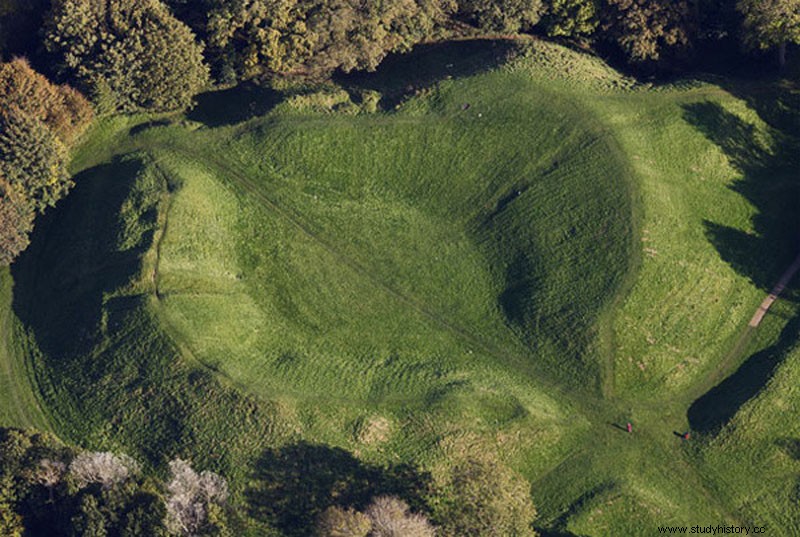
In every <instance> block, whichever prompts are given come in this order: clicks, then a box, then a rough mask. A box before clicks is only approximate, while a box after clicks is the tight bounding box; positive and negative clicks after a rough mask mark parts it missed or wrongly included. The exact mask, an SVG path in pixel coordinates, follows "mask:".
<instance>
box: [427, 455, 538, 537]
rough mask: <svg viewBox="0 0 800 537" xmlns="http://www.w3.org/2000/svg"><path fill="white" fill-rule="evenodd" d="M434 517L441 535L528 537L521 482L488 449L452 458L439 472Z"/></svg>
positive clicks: (531, 510) (529, 517) (529, 510)
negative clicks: (442, 471)
mask: <svg viewBox="0 0 800 537" xmlns="http://www.w3.org/2000/svg"><path fill="white" fill-rule="evenodd" d="M437 488H438V493H437V497H436V499H435V500H436V501H435V504H436V505H435V515H436V516H435V520H436V521H437V522H438V524H439V526H440V534H441V535H443V536H445V537H534V536H535V535H536V533H535V532H534V531H533V528H532V524H533V521H534V519H535V518H536V508H535V507H534V506H533V502H532V501H531V497H530V492H529V490H528V484H527V482H526V481H525V480H524V479H523V478H522V477H520V476H519V475H517V474H515V473H514V472H513V471H511V470H510V469H509V468H507V467H506V466H504V465H503V464H501V463H500V461H499V460H498V459H497V455H496V454H494V453H491V452H489V451H483V452H478V451H476V450H473V451H471V452H470V453H468V454H466V455H461V456H459V457H458V458H456V459H455V462H454V464H453V465H452V467H451V468H450V469H449V471H447V472H445V473H444V474H443V475H440V476H439V479H438V483H437Z"/></svg>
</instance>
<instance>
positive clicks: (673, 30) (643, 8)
mask: <svg viewBox="0 0 800 537" xmlns="http://www.w3.org/2000/svg"><path fill="white" fill-rule="evenodd" d="M604 2H605V5H604V6H603V8H602V14H603V31H604V33H605V35H604V38H605V39H606V40H607V41H610V42H612V43H615V44H616V45H617V46H618V47H619V49H620V50H621V51H622V52H623V53H624V54H625V55H626V56H627V57H628V59H629V60H630V61H631V62H633V63H642V62H646V61H656V60H659V59H660V58H661V57H662V55H664V53H665V52H666V51H669V50H675V49H681V48H687V47H689V46H690V44H691V36H692V24H693V21H692V10H691V9H690V5H689V2H688V1H687V0H674V1H673V0H604Z"/></svg>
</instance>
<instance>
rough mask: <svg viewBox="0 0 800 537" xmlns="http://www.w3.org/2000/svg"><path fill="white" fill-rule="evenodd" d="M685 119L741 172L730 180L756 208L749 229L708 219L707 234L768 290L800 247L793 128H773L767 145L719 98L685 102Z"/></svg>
mask: <svg viewBox="0 0 800 537" xmlns="http://www.w3.org/2000/svg"><path fill="white" fill-rule="evenodd" d="M684 110H685V113H684V116H685V118H686V119H687V120H688V121H689V123H691V124H693V125H695V126H696V127H697V128H698V130H700V132H702V133H703V134H704V135H705V136H706V137H707V138H708V139H709V140H711V141H712V142H714V143H715V144H717V146H719V147H720V148H721V149H722V150H723V151H724V152H725V154H726V156H727V157H728V159H729V161H730V163H731V165H732V166H733V167H735V168H736V169H737V170H738V171H739V172H740V173H741V174H742V175H741V178H739V179H737V180H736V181H734V182H733V184H732V185H731V187H730V188H731V189H732V190H734V191H736V192H737V193H739V194H741V195H742V196H743V197H744V198H745V199H747V200H748V201H749V202H750V203H751V204H752V205H753V207H754V208H755V211H756V214H755V216H753V222H752V223H753V232H752V233H749V232H745V231H742V230H739V229H736V228H733V227H729V226H726V225H723V224H720V223H717V222H713V221H710V220H707V221H706V222H705V225H706V234H707V236H708V239H709V241H710V242H711V243H712V244H713V245H714V246H715V247H716V249H717V251H718V252H719V254H720V256H721V257H722V258H723V259H724V260H725V261H726V262H728V263H729V264H730V265H731V267H733V268H734V270H736V271H737V272H738V273H740V274H742V275H744V276H746V277H748V278H749V279H750V280H751V281H752V282H753V284H755V285H756V286H758V287H759V288H761V289H763V290H765V291H767V290H769V289H771V287H772V286H773V285H774V284H775V282H776V281H777V280H778V278H779V277H780V275H781V273H782V272H783V271H784V270H785V269H786V267H788V266H789V264H790V263H791V261H792V260H793V259H794V258H795V257H796V256H797V254H798V252H800V214H798V210H800V181H798V169H797V163H798V162H797V151H798V150H799V149H800V144H798V141H797V139H795V137H794V135H793V133H792V132H786V131H783V130H773V137H774V143H773V144H771V145H772V147H765V143H764V142H763V141H762V140H761V139H760V135H759V134H758V132H757V130H756V128H755V127H754V126H753V125H751V124H749V123H746V122H745V121H744V120H742V119H741V118H739V117H738V116H736V115H734V114H732V113H731V112H729V111H727V110H725V109H724V108H722V107H721V106H720V105H719V104H717V103H711V102H704V103H694V104H690V105H687V106H685V108H684Z"/></svg>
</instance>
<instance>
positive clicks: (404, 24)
mask: <svg viewBox="0 0 800 537" xmlns="http://www.w3.org/2000/svg"><path fill="white" fill-rule="evenodd" d="M208 1H209V2H210V4H211V7H210V9H209V11H208V26H207V31H206V34H207V36H208V43H209V49H210V50H209V55H210V57H211V58H212V63H213V64H214V67H215V71H216V74H217V76H218V78H221V79H224V80H226V81H233V80H235V79H237V78H239V79H241V78H247V77H250V76H254V75H257V74H259V73H262V72H264V71H269V72H274V73H287V72H292V71H301V72H305V73H312V74H327V73H330V72H331V71H333V70H335V69H342V70H344V71H350V70H353V69H373V68H374V67H376V66H377V65H378V63H379V62H380V61H381V60H382V59H383V58H384V56H385V55H386V54H387V53H389V52H392V51H398V50H406V49H408V48H410V47H411V46H412V45H414V44H415V43H417V42H419V41H421V40H422V39H425V38H427V37H429V36H430V35H431V34H432V33H433V32H434V29H435V28H436V27H437V24H439V23H440V22H442V21H443V20H445V19H446V16H447V13H449V12H450V11H452V10H453V9H454V7H455V6H454V4H453V0H396V1H393V2H385V1H381V0H363V1H361V0H208Z"/></svg>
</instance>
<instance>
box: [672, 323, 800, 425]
mask: <svg viewBox="0 0 800 537" xmlns="http://www.w3.org/2000/svg"><path fill="white" fill-rule="evenodd" d="M798 334H800V317H795V318H794V319H793V320H792V321H790V322H789V324H787V325H786V327H785V328H784V329H783V332H782V333H781V336H780V339H779V340H778V342H777V343H775V345H772V346H771V347H769V348H767V349H764V350H763V351H760V352H757V353H756V354H754V355H753V356H751V357H750V358H748V359H747V361H745V362H744V363H743V364H742V365H741V366H740V367H739V369H737V370H736V372H735V373H734V374H732V375H731V376H729V377H728V378H726V379H725V380H723V381H722V382H721V383H719V384H718V385H717V386H715V387H714V388H712V389H711V390H709V391H708V392H706V393H705V394H704V395H703V396H702V397H700V398H699V399H697V400H696V401H695V402H694V403H692V406H690V407H689V411H688V412H687V417H688V418H689V425H690V426H691V428H692V429H694V430H696V431H700V432H704V433H709V432H715V431H718V430H719V429H720V428H721V427H722V426H723V425H725V424H726V423H727V422H728V421H730V419H731V418H733V416H735V415H736V413H737V412H738V411H739V409H740V408H741V407H742V405H744V404H745V403H746V402H747V401H749V400H750V399H751V398H753V397H755V396H756V395H758V392H759V391H760V390H761V389H762V388H763V387H764V386H766V384H767V383H768V382H769V380H770V379H771V378H772V376H773V375H774V373H775V371H776V370H777V368H778V366H779V365H780V364H781V363H782V362H783V360H784V358H785V356H786V354H787V353H788V352H789V351H790V350H791V349H792V348H793V347H794V345H795V344H796V342H797V336H798Z"/></svg>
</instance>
